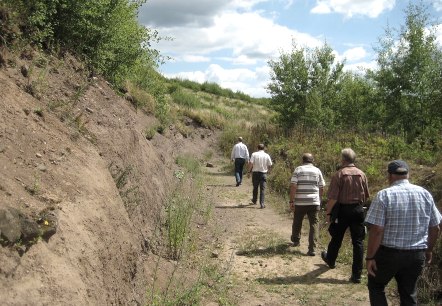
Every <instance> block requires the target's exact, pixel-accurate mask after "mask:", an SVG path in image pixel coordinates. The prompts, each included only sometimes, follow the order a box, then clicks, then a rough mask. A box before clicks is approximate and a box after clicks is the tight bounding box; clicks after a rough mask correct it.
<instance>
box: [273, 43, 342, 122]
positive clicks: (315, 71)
mask: <svg viewBox="0 0 442 306" xmlns="http://www.w3.org/2000/svg"><path fill="white" fill-rule="evenodd" d="M269 66H270V68H271V74H270V78H271V82H270V84H269V85H268V86H267V90H268V92H269V93H270V95H271V104H270V105H271V107H273V109H274V110H275V111H277V112H278V114H279V120H280V123H281V125H282V126H284V127H286V128H291V127H293V126H295V125H297V124H305V125H308V126H312V127H330V126H334V113H333V107H332V105H333V103H334V100H335V97H336V92H337V88H338V87H339V82H340V80H341V77H342V75H343V70H342V69H343V63H339V62H335V56H334V54H333V50H332V49H331V48H330V47H329V46H328V45H327V44H324V45H323V46H322V47H320V48H316V49H314V50H310V49H304V48H300V47H298V46H296V44H295V43H293V45H292V51H291V52H289V53H284V52H281V54H280V56H279V58H278V59H277V60H270V61H269Z"/></svg>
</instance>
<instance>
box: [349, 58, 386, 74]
mask: <svg viewBox="0 0 442 306" xmlns="http://www.w3.org/2000/svg"><path fill="white" fill-rule="evenodd" d="M377 67H378V65H377V63H376V61H371V62H359V63H354V64H346V65H345V66H344V71H351V72H354V73H358V74H364V73H365V71H366V70H367V69H370V70H376V69H377Z"/></svg>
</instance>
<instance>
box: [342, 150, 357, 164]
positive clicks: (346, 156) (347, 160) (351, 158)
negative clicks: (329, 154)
mask: <svg viewBox="0 0 442 306" xmlns="http://www.w3.org/2000/svg"><path fill="white" fill-rule="evenodd" d="M341 159H342V163H343V164H345V165H348V164H353V163H354V162H355V160H356V153H355V151H353V150H352V149H351V148H345V149H343V150H342V151H341Z"/></svg>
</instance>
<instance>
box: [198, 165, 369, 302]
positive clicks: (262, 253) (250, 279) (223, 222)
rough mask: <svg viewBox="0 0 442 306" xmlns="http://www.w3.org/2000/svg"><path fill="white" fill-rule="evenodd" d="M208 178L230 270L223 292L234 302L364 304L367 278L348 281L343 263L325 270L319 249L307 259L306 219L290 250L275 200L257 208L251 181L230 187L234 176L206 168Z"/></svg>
mask: <svg viewBox="0 0 442 306" xmlns="http://www.w3.org/2000/svg"><path fill="white" fill-rule="evenodd" d="M218 162H219V163H222V161H218ZM207 177H208V178H207V188H208V189H209V190H212V191H213V193H214V195H215V199H216V203H215V212H214V215H215V218H216V219H217V222H218V224H219V228H220V230H219V231H220V234H219V235H220V236H219V241H220V242H221V243H222V244H223V247H222V249H221V251H220V255H219V257H220V260H223V261H224V262H225V263H226V265H227V267H228V268H229V269H230V276H231V278H232V281H231V288H230V289H229V292H228V294H229V296H230V297H231V298H232V297H233V300H234V301H235V304H237V305H266V306H267V305H368V304H369V303H368V291H367V288H366V280H365V279H364V280H363V282H362V284H352V283H350V282H349V281H348V278H349V276H350V267H349V266H346V265H338V266H337V268H336V269H333V270H331V269H329V268H328V267H327V266H326V265H325V264H324V263H323V262H322V260H321V258H320V251H321V250H323V248H324V246H321V245H320V246H319V247H318V250H317V255H316V256H314V257H311V256H307V255H306V253H307V242H308V241H307V240H308V239H307V236H306V235H307V228H306V226H307V225H308V221H307V220H305V221H304V224H303V225H304V229H303V237H302V239H301V245H300V246H299V247H291V246H290V245H289V242H290V234H291V218H290V215H289V214H287V213H281V212H278V211H277V209H276V208H275V207H276V206H277V205H276V204H275V203H277V202H278V201H281V200H280V199H278V198H277V197H276V196H274V195H270V194H268V196H267V198H266V208H265V209H260V208H259V205H252V204H250V199H251V192H252V184H251V179H250V178H245V179H244V181H243V184H242V185H241V186H239V187H235V179H234V177H233V175H231V174H229V173H226V172H225V171H224V172H223V170H222V169H221V168H220V167H214V168H207ZM327 239H328V238H327ZM327 239H326V240H327ZM327 241H328V240H327Z"/></svg>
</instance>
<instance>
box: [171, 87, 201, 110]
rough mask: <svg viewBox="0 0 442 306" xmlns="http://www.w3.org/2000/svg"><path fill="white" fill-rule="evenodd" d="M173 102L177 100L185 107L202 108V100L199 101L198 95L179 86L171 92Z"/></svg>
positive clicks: (177, 102)
mask: <svg viewBox="0 0 442 306" xmlns="http://www.w3.org/2000/svg"><path fill="white" fill-rule="evenodd" d="M171 96H172V99H173V102H175V103H176V104H178V105H182V106H184V107H188V108H193V109H196V108H201V106H202V105H201V102H200V101H199V99H198V97H197V96H196V95H195V94H193V93H187V92H186V91H184V90H182V89H180V88H177V89H176V90H174V91H173V92H172V93H171Z"/></svg>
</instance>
